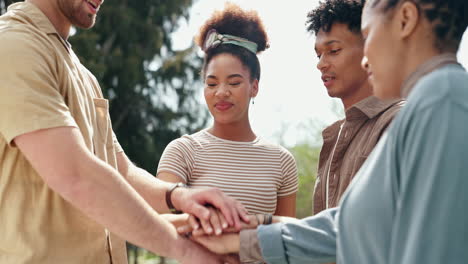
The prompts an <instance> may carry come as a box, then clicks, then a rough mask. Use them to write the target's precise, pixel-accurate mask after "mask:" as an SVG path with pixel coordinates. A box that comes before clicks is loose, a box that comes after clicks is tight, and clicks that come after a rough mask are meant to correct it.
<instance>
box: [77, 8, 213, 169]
mask: <svg viewBox="0 0 468 264" xmlns="http://www.w3.org/2000/svg"><path fill="white" fill-rule="evenodd" d="M191 4H192V1H191V0H171V1H161V0H138V1H125V0H115V1H112V3H111V2H109V3H107V2H105V3H104V5H103V6H102V8H101V10H100V12H99V14H98V18H97V21H96V25H95V27H94V28H93V29H91V30H81V29H77V32H76V34H75V35H74V36H72V37H71V38H70V42H71V44H72V45H73V49H74V50H75V52H76V53H77V54H78V56H79V58H80V60H81V61H82V63H83V64H84V65H85V66H86V67H87V68H88V69H89V70H90V71H91V72H92V73H93V74H94V75H95V76H96V78H97V79H98V81H99V83H100V85H101V87H102V89H103V93H104V96H105V98H107V99H109V101H110V114H111V119H112V124H113V129H114V131H115V133H116V135H117V137H118V139H119V142H120V144H121V145H122V146H123V148H124V150H125V152H126V154H127V155H128V156H129V157H130V159H131V160H132V161H133V162H135V163H136V164H137V165H138V166H140V167H142V168H144V169H146V170H148V171H150V172H153V173H154V172H155V171H156V167H157V162H158V160H159V158H160V156H161V153H162V151H163V150H164V148H165V147H166V145H167V144H168V143H169V142H170V141H171V140H172V139H174V138H177V137H179V136H181V135H182V134H184V133H191V132H193V131H195V130H198V129H200V128H202V127H203V126H204V125H205V123H206V120H207V117H208V113H207V111H206V109H205V106H204V105H200V104H199V103H198V102H197V98H196V94H197V90H200V89H201V84H200V83H199V79H200V76H199V74H198V73H199V71H200V67H201V63H202V61H201V58H200V57H199V56H197V54H196V52H195V47H194V46H192V47H189V48H188V49H186V50H182V51H174V50H173V49H172V42H171V38H170V35H171V33H172V32H174V31H175V30H176V29H177V25H178V23H179V22H180V19H181V18H185V19H187V16H188V10H189V7H190V6H191Z"/></svg>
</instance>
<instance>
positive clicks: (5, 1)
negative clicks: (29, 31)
mask: <svg viewBox="0 0 468 264" xmlns="http://www.w3.org/2000/svg"><path fill="white" fill-rule="evenodd" d="M14 2H19V0H0V14H3V13H5V12H6V10H7V7H8V6H9V5H11V4H13V3H14Z"/></svg>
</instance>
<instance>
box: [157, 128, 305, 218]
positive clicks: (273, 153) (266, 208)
mask: <svg viewBox="0 0 468 264" xmlns="http://www.w3.org/2000/svg"><path fill="white" fill-rule="evenodd" d="M161 172H166V173H171V174H173V175H177V176H178V177H180V179H181V181H182V182H185V183H187V184H188V185H189V186H192V187H216V188H219V189H221V190H222V191H223V192H224V193H226V194H227V195H229V196H231V197H233V198H235V199H237V200H238V201H240V202H241V203H242V204H243V205H244V206H245V207H246V209H247V210H248V211H249V213H274V212H275V211H276V202H277V199H278V196H287V195H290V194H294V193H295V192H297V188H298V179H297V168H296V161H295V160H294V157H293V156H292V155H291V153H290V152H289V151H288V150H286V149H285V148H283V147H281V146H279V145H276V144H271V143H269V142H267V141H265V140H264V139H262V138H259V137H257V138H256V139H255V140H254V141H250V142H239V141H230V140H225V139H221V138H218V137H216V136H214V135H212V134H210V133H209V132H208V131H207V130H202V131H200V132H198V133H195V134H193V135H184V136H182V137H181V138H178V139H176V140H174V141H172V142H171V143H170V144H169V145H168V146H167V147H166V149H165V150H164V153H163V155H162V157H161V159H160V161H159V166H158V171H157V175H158V174H159V173H161Z"/></svg>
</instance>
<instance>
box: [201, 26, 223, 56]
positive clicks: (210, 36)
mask: <svg viewBox="0 0 468 264" xmlns="http://www.w3.org/2000/svg"><path fill="white" fill-rule="evenodd" d="M222 39H223V36H222V35H221V34H218V32H216V30H215V29H211V30H210V31H208V33H207V34H206V38H205V43H204V44H203V50H204V51H206V50H208V49H211V48H216V47H217V46H218V45H219V44H221V42H222Z"/></svg>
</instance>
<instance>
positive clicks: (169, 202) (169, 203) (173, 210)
mask: <svg viewBox="0 0 468 264" xmlns="http://www.w3.org/2000/svg"><path fill="white" fill-rule="evenodd" d="M178 187H184V188H188V186H187V184H185V183H182V182H178V183H175V184H174V185H172V186H171V188H169V189H167V191H166V204H167V207H168V208H169V210H170V211H171V213H173V214H181V213H183V212H182V211H180V210H177V209H176V208H175V207H174V204H173V203H172V199H171V194H172V192H173V191H174V190H175V189H177V188H178Z"/></svg>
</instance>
